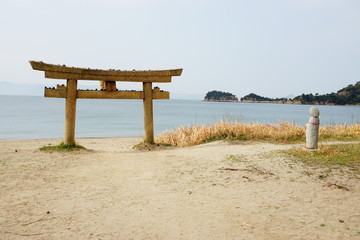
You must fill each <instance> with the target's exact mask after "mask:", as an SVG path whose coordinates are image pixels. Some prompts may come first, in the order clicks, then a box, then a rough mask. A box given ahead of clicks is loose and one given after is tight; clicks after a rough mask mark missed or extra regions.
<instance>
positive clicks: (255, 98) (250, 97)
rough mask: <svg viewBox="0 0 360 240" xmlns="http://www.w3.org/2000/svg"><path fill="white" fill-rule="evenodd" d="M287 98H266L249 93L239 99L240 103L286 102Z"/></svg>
mask: <svg viewBox="0 0 360 240" xmlns="http://www.w3.org/2000/svg"><path fill="white" fill-rule="evenodd" d="M287 100H288V99H287V98H268V97H262V96H259V95H256V94H255V93H250V94H248V95H246V96H244V97H242V98H241V101H242V102H286V101H287Z"/></svg>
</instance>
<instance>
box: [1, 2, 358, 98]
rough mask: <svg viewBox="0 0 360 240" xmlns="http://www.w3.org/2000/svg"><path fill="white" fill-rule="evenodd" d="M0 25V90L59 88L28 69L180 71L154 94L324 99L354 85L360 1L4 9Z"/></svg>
mask: <svg viewBox="0 0 360 240" xmlns="http://www.w3.org/2000/svg"><path fill="white" fill-rule="evenodd" d="M0 20H1V24H0V30H1V37H0V63H1V65H0V66H1V67H0V69H1V76H0V81H8V82H13V83H31V84H33V83H40V84H45V83H47V84H46V85H48V86H52V85H53V84H54V83H63V81H61V80H49V79H45V78H44V77H43V73H42V72H38V71H33V70H32V69H31V67H30V65H29V64H28V60H42V61H44V62H47V63H53V64H66V65H68V66H77V67H91V68H103V69H110V68H112V69H123V70H132V69H138V70H148V69H153V70H155V69H171V68H183V69H184V71H183V75H182V76H181V77H175V78H173V82H172V83H167V84H161V85H159V86H160V88H162V89H165V90H170V91H171V92H176V93H188V94H201V95H205V93H206V92H207V91H210V90H215V89H216V90H221V91H228V92H232V93H234V94H235V95H237V96H238V97H242V96H244V95H246V94H248V93H251V92H254V93H257V94H259V95H262V96H268V97H283V96H287V95H288V94H290V93H292V94H295V95H299V94H301V93H310V92H312V93H320V94H323V93H330V92H333V91H336V90H338V89H340V88H342V87H344V86H347V85H349V84H354V83H355V82H357V81H360V1H359V0H237V1H235V0H234V1H233V0H174V1H172V0H1V1H0ZM138 85H139V84H136V86H138ZM121 86H124V85H123V84H120V86H119V87H120V88H121ZM132 86H133V85H131V86H130V88H131V87H132ZM126 87H128V86H126ZM133 88H134V89H135V88H136V87H135V85H134V87H133Z"/></svg>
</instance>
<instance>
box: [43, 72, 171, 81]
mask: <svg viewBox="0 0 360 240" xmlns="http://www.w3.org/2000/svg"><path fill="white" fill-rule="evenodd" d="M45 78H50V79H78V80H101V81H122V82H171V76H166V75H163V76H156V75H154V76H151V75H149V76H147V75H146V76H142V75H138V76H137V75H94V74H88V73H64V72H52V71H45Z"/></svg>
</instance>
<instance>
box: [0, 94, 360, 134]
mask: <svg viewBox="0 0 360 240" xmlns="http://www.w3.org/2000/svg"><path fill="white" fill-rule="evenodd" d="M77 103H78V104H77V116H76V137H78V138H86V137H140V136H143V135H144V133H143V131H144V130H143V128H144V126H143V105H142V101H141V100H93V99H89V100H87V99H78V102H77ZM310 107H311V106H310V105H287V104H266V103H233V102H226V103H225V102H223V103H220V102H203V101H200V100H156V101H154V128H155V134H159V133H161V132H163V131H166V130H170V129H174V128H177V127H179V126H181V125H194V124H211V123H214V122H216V121H219V120H222V119H227V120H229V121H242V122H258V123H278V122H279V121H288V122H292V123H295V124H297V125H301V126H302V125H304V124H305V123H306V122H307V121H308V119H309V113H308V111H309V108H310ZM317 107H318V108H319V110H320V121H321V125H336V124H352V123H359V122H360V107H355V106H317ZM64 111H65V100H64V99H56V98H44V97H40V96H39V97H36V96H0V139H1V140H20V139H46V138H62V137H63V130H64Z"/></svg>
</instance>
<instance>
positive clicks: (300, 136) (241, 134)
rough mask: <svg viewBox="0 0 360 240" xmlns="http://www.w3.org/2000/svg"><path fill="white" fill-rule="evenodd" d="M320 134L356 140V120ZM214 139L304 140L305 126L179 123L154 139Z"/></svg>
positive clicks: (180, 142) (359, 132)
mask: <svg viewBox="0 0 360 240" xmlns="http://www.w3.org/2000/svg"><path fill="white" fill-rule="evenodd" d="M320 138H324V139H332V140H354V139H355V140H359V139H360V124H354V125H341V126H331V127H329V126H325V127H321V128H320ZM214 140H255V141H270V142H278V143H294V142H298V141H302V140H305V128H304V127H300V126H296V125H294V124H290V123H287V122H280V123H279V124H258V123H249V124H246V123H232V122H228V121H220V122H218V123H215V124H213V125H195V126H190V127H185V126H181V127H179V128H178V129H175V130H171V131H167V132H164V133H162V134H160V135H159V136H157V137H156V139H155V141H156V142H157V143H164V144H171V145H173V146H179V147H183V146H191V145H197V144H201V143H205V142H209V141H214Z"/></svg>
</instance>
